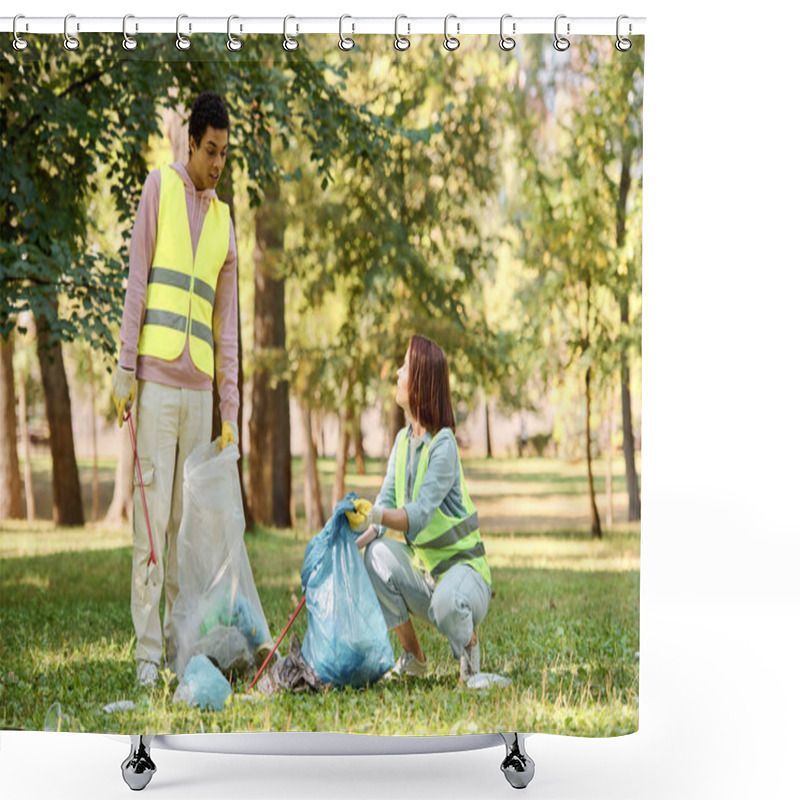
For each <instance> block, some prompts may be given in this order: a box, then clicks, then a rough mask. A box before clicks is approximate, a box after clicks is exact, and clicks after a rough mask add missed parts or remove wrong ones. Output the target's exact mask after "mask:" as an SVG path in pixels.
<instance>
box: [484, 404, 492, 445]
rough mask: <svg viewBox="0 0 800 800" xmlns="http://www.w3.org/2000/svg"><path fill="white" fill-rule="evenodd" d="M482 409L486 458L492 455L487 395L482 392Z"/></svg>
mask: <svg viewBox="0 0 800 800" xmlns="http://www.w3.org/2000/svg"><path fill="white" fill-rule="evenodd" d="M484 409H485V412H486V458H491V457H492V429H491V426H490V425H489V395H487V394H486V393H485V392H484Z"/></svg>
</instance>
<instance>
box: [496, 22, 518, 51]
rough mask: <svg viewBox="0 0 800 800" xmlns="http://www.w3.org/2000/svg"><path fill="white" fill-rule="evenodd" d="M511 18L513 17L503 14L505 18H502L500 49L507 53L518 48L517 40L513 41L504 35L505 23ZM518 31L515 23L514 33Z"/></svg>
mask: <svg viewBox="0 0 800 800" xmlns="http://www.w3.org/2000/svg"><path fill="white" fill-rule="evenodd" d="M511 16H512V15H511V14H503V16H502V17H500V49H501V50H505V51H506V52H508V51H509V50H513V49H514V48H515V47H516V46H517V42H516V40H515V39H512V38H511V37H510V36H506V35H505V33H503V23H504V22H505V21H506V20H507V19H511ZM516 29H517V24H516V23H514V25H513V28H512V31H513V32H514V33H516V32H517V30H516Z"/></svg>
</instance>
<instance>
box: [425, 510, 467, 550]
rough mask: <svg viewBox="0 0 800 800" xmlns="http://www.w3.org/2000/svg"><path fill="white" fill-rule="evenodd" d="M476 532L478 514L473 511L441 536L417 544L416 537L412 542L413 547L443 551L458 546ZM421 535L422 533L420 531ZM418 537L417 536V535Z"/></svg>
mask: <svg viewBox="0 0 800 800" xmlns="http://www.w3.org/2000/svg"><path fill="white" fill-rule="evenodd" d="M476 530H478V512H477V511H475V512H474V513H473V514H470V515H469V516H468V517H466V518H465V519H462V520H461V522H459V523H457V524H455V525H453V527H452V528H450V529H449V530H446V531H445V532H444V533H443V534H441V536H437V537H436V538H435V539H431V540H430V541H427V542H418V541H416V537H414V539H413V540H412V541H413V542H414V546H415V547H419V548H420V549H425V550H444V548H445V547H452V546H453V545H455V544H458V543H459V542H460V541H461V540H462V539H466V537H467V536H469V535H470V534H471V533H474V532H475V531H476ZM420 533H422V531H420ZM417 536H419V534H417Z"/></svg>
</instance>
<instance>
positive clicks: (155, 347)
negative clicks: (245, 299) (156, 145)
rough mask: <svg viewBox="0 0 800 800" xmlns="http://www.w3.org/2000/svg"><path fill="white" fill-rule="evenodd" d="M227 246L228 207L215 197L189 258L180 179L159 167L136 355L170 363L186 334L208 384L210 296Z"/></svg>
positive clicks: (211, 361)
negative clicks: (152, 245) (155, 221)
mask: <svg viewBox="0 0 800 800" xmlns="http://www.w3.org/2000/svg"><path fill="white" fill-rule="evenodd" d="M229 245H230V209H229V208H228V206H227V205H226V204H225V203H223V202H222V201H221V200H219V199H218V198H214V199H212V200H211V203H210V205H209V207H208V211H207V212H206V216H205V219H204V220H203V229H202V231H201V232H200V239H199V241H198V242H197V252H196V253H195V254H194V257H193V256H192V236H191V231H190V230H189V215H188V212H187V210H186V188H185V186H184V183H183V178H181V176H180V175H179V174H178V173H177V172H176V171H175V170H174V169H173V168H172V167H162V169H161V193H160V195H159V205H158V232H157V233H156V249H155V254H154V255H153V265H152V267H151V268H150V274H149V275H148V279H147V308H146V311H145V316H144V324H143V326H142V332H141V335H140V336H139V355H142V356H154V357H155V358H163V359H164V360H165V361H174V360H175V359H176V358H178V357H179V356H180V354H181V353H182V352H183V348H184V347H185V345H186V337H187V336H188V337H189V353H190V354H191V357H192V362H193V363H194V365H195V366H196V367H197V368H198V369H199V370H200V371H201V372H204V373H205V374H206V375H208V376H209V377H210V378H211V379H212V380H213V378H214V335H213V332H212V319H213V314H214V294H215V291H216V286H217V279H218V277H219V273H220V270H221V269H222V267H223V265H224V264H225V259H226V258H227V256H228V248H229Z"/></svg>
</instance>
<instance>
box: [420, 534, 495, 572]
mask: <svg viewBox="0 0 800 800" xmlns="http://www.w3.org/2000/svg"><path fill="white" fill-rule="evenodd" d="M485 555H486V548H485V547H484V546H483V542H478V544H476V545H475V547H473V548H471V549H470V550H464V551H463V552H461V553H456V554H455V555H454V556H452V558H448V559H447V561H441V562H439V563H438V564H437V565H436V566H435V567H434V568H433V569H432V570H431V575H433V577H434V578H438V577H439V575H442V574H443V573H445V572H447V570H449V569H450V567H454V566H455V565H456V564H460V563H461V562H462V561H472V560H474V559H476V558H481V556H485Z"/></svg>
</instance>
